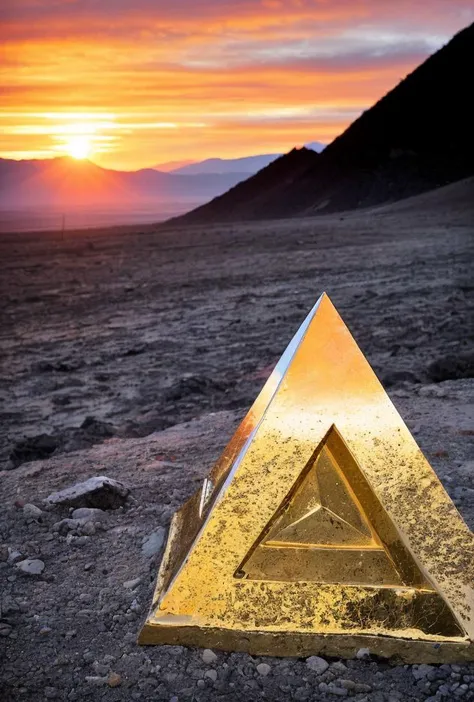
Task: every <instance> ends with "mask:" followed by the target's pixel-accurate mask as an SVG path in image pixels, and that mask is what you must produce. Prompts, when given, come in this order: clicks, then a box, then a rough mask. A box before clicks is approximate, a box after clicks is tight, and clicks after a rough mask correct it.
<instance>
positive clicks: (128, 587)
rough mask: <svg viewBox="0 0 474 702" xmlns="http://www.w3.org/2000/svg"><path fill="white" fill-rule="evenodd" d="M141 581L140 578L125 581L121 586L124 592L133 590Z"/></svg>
mask: <svg viewBox="0 0 474 702" xmlns="http://www.w3.org/2000/svg"><path fill="white" fill-rule="evenodd" d="M141 581H142V579H141V578H134V579H133V580H127V581H126V582H124V584H123V586H124V588H125V589H126V590H134V589H135V588H136V587H138V585H140V583H141Z"/></svg>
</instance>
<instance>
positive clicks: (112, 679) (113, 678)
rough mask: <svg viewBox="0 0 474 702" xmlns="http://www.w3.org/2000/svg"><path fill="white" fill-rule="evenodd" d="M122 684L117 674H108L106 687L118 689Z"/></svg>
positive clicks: (112, 672)
mask: <svg viewBox="0 0 474 702" xmlns="http://www.w3.org/2000/svg"><path fill="white" fill-rule="evenodd" d="M121 684H122V678H121V676H120V675H119V674H118V673H115V672H114V671H113V670H112V671H111V672H110V673H109V677H108V678H107V685H108V686H109V687H118V686H119V685H121Z"/></svg>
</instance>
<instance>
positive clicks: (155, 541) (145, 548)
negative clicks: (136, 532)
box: [142, 527, 165, 558]
mask: <svg viewBox="0 0 474 702" xmlns="http://www.w3.org/2000/svg"><path fill="white" fill-rule="evenodd" d="M164 541H165V530H164V528H163V527H158V529H155V531H153V532H152V533H151V534H150V536H148V537H147V538H146V539H145V541H144V542H143V544H142V553H143V555H144V556H148V558H151V557H152V556H155V555H156V554H157V553H159V552H160V551H161V548H162V546H163V543H164Z"/></svg>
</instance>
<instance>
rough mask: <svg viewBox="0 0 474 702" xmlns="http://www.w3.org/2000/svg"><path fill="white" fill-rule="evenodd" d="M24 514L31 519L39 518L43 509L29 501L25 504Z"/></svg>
mask: <svg viewBox="0 0 474 702" xmlns="http://www.w3.org/2000/svg"><path fill="white" fill-rule="evenodd" d="M23 514H24V515H25V517H28V518H30V519H39V518H40V517H41V516H42V515H43V510H42V509H40V508H39V507H37V506H36V505H32V504H30V503H29V502H28V503H27V504H26V505H24V506H23Z"/></svg>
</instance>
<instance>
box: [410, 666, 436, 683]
mask: <svg viewBox="0 0 474 702" xmlns="http://www.w3.org/2000/svg"><path fill="white" fill-rule="evenodd" d="M433 670H434V668H433V666H432V665H428V664H427V663H422V664H421V665H418V666H416V667H415V666H414V667H413V668H412V670H411V672H412V675H413V677H414V678H415V680H422V679H423V678H426V676H427V675H428V673H431V672H432V671H433Z"/></svg>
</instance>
